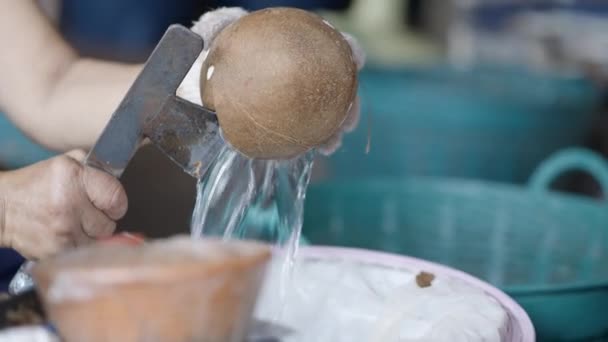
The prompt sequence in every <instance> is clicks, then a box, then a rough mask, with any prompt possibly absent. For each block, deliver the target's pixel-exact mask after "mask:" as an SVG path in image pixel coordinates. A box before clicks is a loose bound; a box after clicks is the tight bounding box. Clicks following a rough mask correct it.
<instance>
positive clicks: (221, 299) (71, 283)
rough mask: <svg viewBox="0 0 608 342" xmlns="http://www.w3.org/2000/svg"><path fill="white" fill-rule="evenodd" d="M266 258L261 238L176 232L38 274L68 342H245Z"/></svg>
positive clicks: (75, 255)
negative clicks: (237, 238)
mask: <svg viewBox="0 0 608 342" xmlns="http://www.w3.org/2000/svg"><path fill="white" fill-rule="evenodd" d="M269 258H270V251H269V249H268V248H267V247H266V246H264V245H261V244H257V243H249V242H230V243H225V242H221V241H216V240H191V239H190V238H189V237H176V238H171V239H168V240H162V241H160V240H159V241H155V242H151V243H148V244H144V245H140V246H128V245H123V244H98V245H95V246H89V247H85V248H80V249H77V250H74V251H69V252H67V253H65V254H62V255H60V256H58V257H55V258H52V259H49V260H46V261H43V262H41V263H39V264H38V265H37V266H36V267H35V269H34V270H33V274H34V278H35V280H36V282H37V285H38V293H39V295H40V297H41V299H42V301H43V303H44V305H45V308H46V310H47V313H48V315H49V317H50V319H51V321H52V322H53V323H54V324H55V326H56V327H57V329H58V331H59V333H60V335H61V336H62V337H63V338H64V339H65V341H66V342H72V341H74V342H82V341H87V342H97V341H100V342H101V341H123V342H136V341H137V342H140V341H147V342H148V341H172V342H180V341H209V342H212V341H218V342H219V341H238V342H242V341H243V339H244V337H245V335H246V331H247V329H248V327H249V323H250V319H251V316H252V312H253V308H254V306H255V301H256V297H257V294H258V290H259V288H260V286H261V283H262V281H263V277H264V271H265V268H266V264H267V261H268V260H269Z"/></svg>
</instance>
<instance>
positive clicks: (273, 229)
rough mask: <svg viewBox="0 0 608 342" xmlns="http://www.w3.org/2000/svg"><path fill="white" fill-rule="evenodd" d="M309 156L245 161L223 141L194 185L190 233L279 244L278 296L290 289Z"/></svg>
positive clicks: (299, 231)
mask: <svg viewBox="0 0 608 342" xmlns="http://www.w3.org/2000/svg"><path fill="white" fill-rule="evenodd" d="M313 157H314V152H312V151H311V152H308V153H305V154H303V155H301V156H299V157H297V158H294V159H291V160H283V161H275V160H259V159H249V158H247V157H244V156H243V155H241V154H240V153H238V152H237V151H235V150H234V149H232V148H231V147H230V146H228V145H226V146H225V147H224V148H223V149H222V151H221V152H220V154H219V155H218V157H217V158H216V160H215V161H214V162H213V164H212V165H211V167H210V168H209V170H208V171H207V173H206V175H205V176H204V177H203V178H202V179H201V180H200V181H199V183H198V185H197V198H196V204H195V208H194V212H193V214H192V226H191V234H192V237H193V238H201V237H203V236H214V237H222V238H223V239H225V240H230V239H253V240H261V241H265V242H269V243H272V244H275V245H277V246H281V247H283V248H282V253H284V255H283V258H282V272H281V279H280V282H281V286H280V291H279V292H280V293H279V294H278V296H279V299H281V298H285V297H286V295H287V293H286V292H287V291H288V289H289V288H290V282H291V279H292V273H293V267H294V264H295V257H296V254H297V250H298V244H299V242H300V238H301V231H302V223H303V213H304V199H305V196H306V189H307V187H308V183H309V181H310V174H311V169H312V165H313ZM283 310H284V308H282V309H281V310H279V312H277V313H276V319H278V318H279V317H280V316H281V312H282V311H283Z"/></svg>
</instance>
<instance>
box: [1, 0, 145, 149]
mask: <svg viewBox="0 0 608 342" xmlns="http://www.w3.org/2000/svg"><path fill="white" fill-rule="evenodd" d="M0 43H2V53H0V110H1V111H3V112H5V114H6V115H7V116H8V118H9V119H10V120H11V121H12V122H14V123H15V124H16V125H17V126H18V127H19V128H20V129H22V130H23V131H24V132H25V133H26V134H27V135H28V136H30V137H31V138H33V139H34V140H35V141H37V142H39V143H41V144H42V145H44V146H46V147H48V148H50V149H53V150H59V151H67V150H70V149H73V148H85V149H86V148H90V147H91V146H92V145H93V143H94V142H95V140H96V139H97V137H98V136H99V134H100V133H101V131H102V129H103V128H104V126H105V125H106V123H107V121H108V120H109V118H110V116H111V115H112V112H113V111H114V110H115V108H116V107H117V106H118V104H119V102H120V100H121V99H122V97H123V96H124V94H125V93H126V92H127V90H128V88H129V87H130V85H131V84H132V82H133V81H134V80H135V78H136V77H137V74H138V73H139V71H140V70H141V67H142V66H140V65H129V64H123V63H115V62H108V61H101V60H95V59H89V58H81V57H80V56H79V55H78V54H77V52H76V51H75V50H74V49H73V48H72V47H70V46H69V44H68V43H67V42H65V41H64V40H63V39H62V37H61V36H60V34H59V33H58V32H57V31H56V29H55V28H54V27H53V25H52V24H51V23H50V22H49V21H48V19H47V18H46V17H45V16H44V14H43V13H42V11H41V10H40V9H39V8H38V6H37V5H36V2H35V1H34V0H19V1H14V0H0Z"/></svg>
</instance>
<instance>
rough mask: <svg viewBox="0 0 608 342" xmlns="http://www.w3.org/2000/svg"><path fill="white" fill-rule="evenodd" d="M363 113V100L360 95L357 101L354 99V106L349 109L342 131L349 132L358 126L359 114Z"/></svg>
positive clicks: (356, 98)
mask: <svg viewBox="0 0 608 342" xmlns="http://www.w3.org/2000/svg"><path fill="white" fill-rule="evenodd" d="M360 115H361V102H360V100H359V96H358V95H357V96H356V97H355V101H353V104H352V106H351V107H350V109H349V110H348V115H347V116H346V120H344V123H343V124H342V131H343V132H346V133H349V132H352V131H354V130H355V128H357V125H358V124H359V116H360Z"/></svg>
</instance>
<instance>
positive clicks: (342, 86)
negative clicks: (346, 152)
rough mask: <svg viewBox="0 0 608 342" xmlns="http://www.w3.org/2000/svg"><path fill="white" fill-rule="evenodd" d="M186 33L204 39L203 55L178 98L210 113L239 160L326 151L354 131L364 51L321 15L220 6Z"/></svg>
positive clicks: (295, 11) (278, 9)
mask: <svg viewBox="0 0 608 342" xmlns="http://www.w3.org/2000/svg"><path fill="white" fill-rule="evenodd" d="M192 30H193V31H194V32H196V33H198V34H200V35H201V36H202V37H203V39H205V42H206V47H205V52H204V53H203V54H202V55H201V58H200V59H199V61H197V64H195V66H194V67H193V68H192V70H191V72H190V73H189V74H188V76H187V77H186V80H184V83H183V84H182V87H181V88H180V90H179V91H178V95H180V96H182V97H184V98H186V99H188V100H190V101H193V102H198V103H201V102H202V104H203V105H204V106H205V107H207V108H210V109H213V110H214V111H216V113H217V115H218V119H219V122H220V126H221V127H222V132H223V134H224V138H225V139H226V140H227V141H228V142H229V143H230V144H231V145H232V146H233V147H234V148H236V149H237V150H239V151H240V152H241V153H243V154H244V155H246V156H248V157H251V158H259V159H288V158H292V157H295V156H297V155H300V154H302V153H303V152H306V151H308V150H310V149H313V148H317V149H318V150H319V151H320V152H322V153H324V154H330V153H332V152H333V151H335V150H336V149H337V148H338V147H339V145H340V142H341V137H342V133H343V132H345V131H350V130H352V129H354V127H355V126H356V124H357V122H358V117H359V105H358V99H357V96H356V94H357V71H358V70H360V69H361V67H362V66H363V63H364V54H363V51H362V50H361V48H360V47H359V46H358V44H357V43H356V41H355V40H354V39H353V38H352V37H350V36H348V35H346V34H341V33H340V32H338V31H337V30H335V29H334V28H333V26H331V24H330V23H328V22H327V21H325V20H323V19H322V18H321V17H319V16H316V15H314V14H311V13H309V12H306V11H302V10H297V9H290V8H271V9H266V10H262V11H257V12H253V13H251V14H247V12H245V11H243V10H242V9H240V8H223V9H219V10H216V11H213V12H209V13H207V14H205V15H203V16H202V17H201V19H200V21H199V22H198V23H196V24H195V25H194V27H193V28H192ZM199 79H200V86H199V84H198V80H199ZM199 91H200V95H199ZM201 99H202V101H201Z"/></svg>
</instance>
